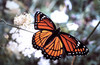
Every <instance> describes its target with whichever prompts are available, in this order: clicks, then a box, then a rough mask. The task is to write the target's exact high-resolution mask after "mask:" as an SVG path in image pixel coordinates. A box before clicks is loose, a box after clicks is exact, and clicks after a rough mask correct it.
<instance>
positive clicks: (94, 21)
mask: <svg viewBox="0 0 100 65" xmlns="http://www.w3.org/2000/svg"><path fill="white" fill-rule="evenodd" d="M98 23H99V20H96V19H94V20H92V23H91V25H92V26H93V27H95V26H96V25H97V24H98Z"/></svg>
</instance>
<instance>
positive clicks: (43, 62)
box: [38, 57, 50, 65]
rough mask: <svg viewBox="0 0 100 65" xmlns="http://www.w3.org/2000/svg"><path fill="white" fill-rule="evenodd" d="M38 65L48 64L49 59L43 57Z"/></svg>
mask: <svg viewBox="0 0 100 65" xmlns="http://www.w3.org/2000/svg"><path fill="white" fill-rule="evenodd" d="M38 65H50V60H49V59H48V60H47V59H44V58H43V57H42V58H41V59H40V61H39V62H38Z"/></svg>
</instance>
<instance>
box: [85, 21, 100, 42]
mask: <svg viewBox="0 0 100 65" xmlns="http://www.w3.org/2000/svg"><path fill="white" fill-rule="evenodd" d="M99 24H100V21H99V22H98V24H97V25H96V27H95V28H94V29H93V31H92V32H91V33H90V35H89V36H88V37H87V39H86V40H85V42H86V41H88V39H89V38H90V37H91V35H92V34H93V33H94V31H95V30H96V28H97V27H98V26H99Z"/></svg>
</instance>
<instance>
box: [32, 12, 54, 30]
mask: <svg viewBox="0 0 100 65" xmlns="http://www.w3.org/2000/svg"><path fill="white" fill-rule="evenodd" d="M34 28H35V29H38V30H56V27H55V25H54V23H53V22H52V20H51V19H50V18H48V17H47V16H46V15H45V14H43V13H41V12H36V14H35V22H34Z"/></svg>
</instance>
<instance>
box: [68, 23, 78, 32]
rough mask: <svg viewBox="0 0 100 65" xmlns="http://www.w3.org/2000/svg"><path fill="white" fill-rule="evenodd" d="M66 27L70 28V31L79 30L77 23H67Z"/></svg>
mask: <svg viewBox="0 0 100 65" xmlns="http://www.w3.org/2000/svg"><path fill="white" fill-rule="evenodd" d="M66 26H67V27H68V29H69V30H75V31H76V30H77V29H78V28H79V26H78V24H75V23H67V24H66Z"/></svg>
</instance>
